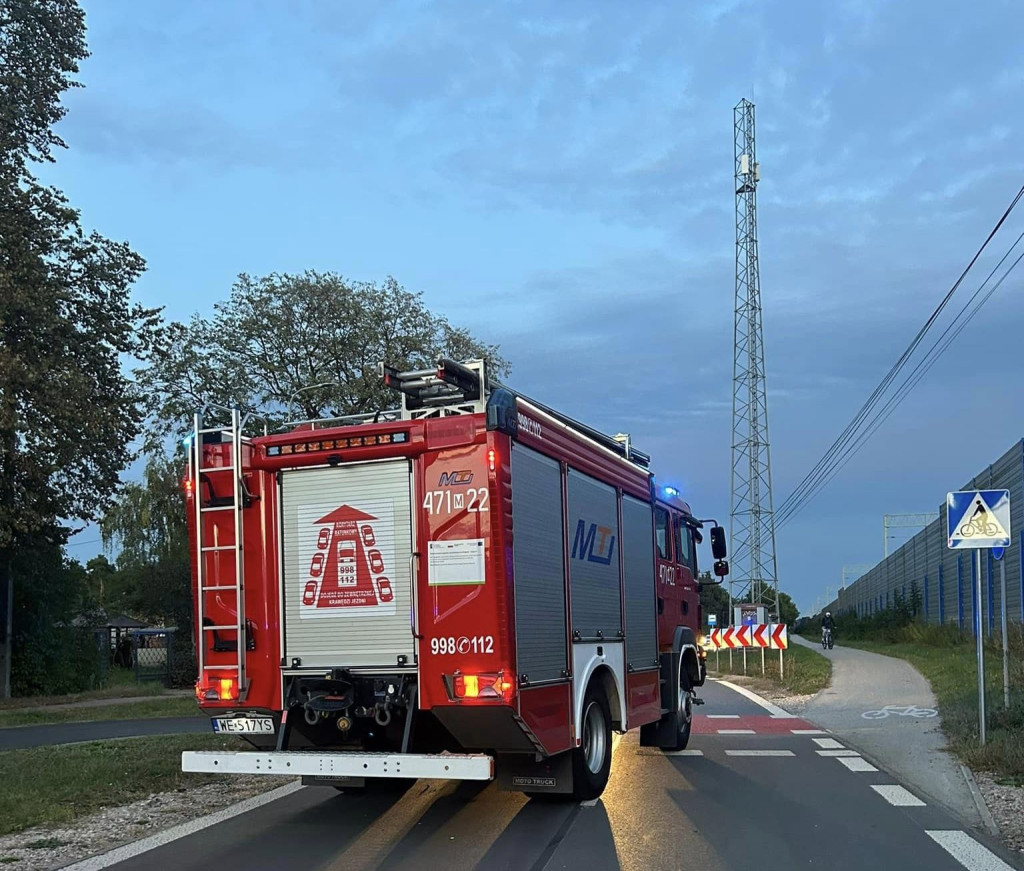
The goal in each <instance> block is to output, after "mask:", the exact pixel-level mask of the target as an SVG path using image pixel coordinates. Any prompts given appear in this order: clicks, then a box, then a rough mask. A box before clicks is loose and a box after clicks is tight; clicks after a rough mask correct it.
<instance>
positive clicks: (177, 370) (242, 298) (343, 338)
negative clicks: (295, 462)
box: [139, 271, 506, 440]
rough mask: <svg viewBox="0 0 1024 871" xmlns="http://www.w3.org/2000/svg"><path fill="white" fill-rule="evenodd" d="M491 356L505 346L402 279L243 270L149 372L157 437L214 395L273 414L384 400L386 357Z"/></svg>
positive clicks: (340, 410)
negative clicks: (463, 324) (434, 306)
mask: <svg viewBox="0 0 1024 871" xmlns="http://www.w3.org/2000/svg"><path fill="white" fill-rule="evenodd" d="M442 355H443V356H449V357H452V358H455V359H460V360H461V359H468V358H474V357H476V358H479V357H484V358H487V359H488V360H490V362H491V364H492V367H493V369H494V371H495V373H496V374H501V373H502V372H503V371H504V369H505V368H506V364H505V361H504V360H502V359H501V357H500V356H499V355H498V349H497V348H496V347H495V346H492V345H487V344H485V343H483V342H480V341H478V340H477V339H475V338H473V336H471V335H470V334H469V332H468V331H466V330H465V329H462V328H459V327H455V326H453V325H452V324H450V323H449V322H448V321H447V320H446V319H445V318H444V317H442V316H440V315H437V314H435V313H433V312H431V311H429V310H428V309H427V307H426V306H425V305H424V302H423V298H422V295H421V294H418V293H413V292H411V291H408V290H406V289H405V288H404V287H402V286H401V285H400V284H399V283H398V282H397V281H395V279H393V278H388V279H387V280H385V281H384V282H383V283H382V284H376V283H373V282H360V281H349V280H346V279H345V278H342V277H341V276H340V275H336V274H334V273H332V272H326V273H321V272H312V271H310V272H304V273H302V274H301V275H288V274H282V275H279V274H273V275H268V276H265V277H263V278H253V277H250V276H248V275H240V276H239V277H238V280H237V281H236V282H235V285H234V287H233V288H232V290H231V296H230V298H229V299H228V300H227V301H225V302H221V303H218V304H217V305H215V306H214V315H213V317H212V318H203V317H200V316H199V315H196V316H195V317H193V319H192V321H191V322H190V323H189V324H182V323H172V324H169V325H168V327H167V328H166V330H165V331H164V333H163V337H162V341H161V344H160V351H159V354H158V355H157V357H156V361H155V364H154V365H153V366H151V367H150V368H148V369H146V370H142V371H140V372H139V380H140V383H143V384H144V385H145V386H146V388H147V389H148V390H149V391H150V392H151V394H152V395H153V396H154V397H155V398H156V400H157V408H156V409H155V412H156V414H155V418H156V424H157V425H156V428H155V430H154V440H159V439H160V438H162V437H163V436H166V435H167V434H168V433H171V432H173V433H176V434H179V435H181V434H184V432H185V429H186V427H187V425H188V422H189V421H190V420H191V416H192V413H193V411H194V410H195V409H196V408H197V407H200V406H202V405H205V404H206V403H215V404H218V405H221V406H225V407H239V408H243V409H246V410H251V411H255V412H257V413H259V414H260V415H263V416H265V418H266V419H269V420H270V421H271V422H272V423H280V422H282V421H283V420H286V419H306V420H308V419H312V418H320V417H329V416H338V415H346V414H357V413H362V412H368V411H377V410H380V409H382V408H389V407H392V406H393V405H394V401H395V400H394V396H393V395H392V394H391V393H390V391H389V390H388V389H387V388H386V387H385V386H384V385H383V383H382V382H381V379H380V378H379V377H378V374H377V364H378V363H379V362H381V361H386V362H388V363H390V364H392V365H394V366H397V367H399V368H403V369H407V368H415V369H420V368H429V367H431V366H433V365H434V363H435V362H436V360H437V358H438V357H439V356H442Z"/></svg>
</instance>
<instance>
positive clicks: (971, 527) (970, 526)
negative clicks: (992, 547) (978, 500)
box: [960, 520, 999, 538]
mask: <svg viewBox="0 0 1024 871" xmlns="http://www.w3.org/2000/svg"><path fill="white" fill-rule="evenodd" d="M998 534H999V527H998V526H996V524H994V523H992V522H991V521H989V522H988V523H984V524H982V523H980V522H978V521H977V520H969V521H967V523H965V524H964V525H963V526H961V527H960V535H961V536H962V537H963V538H970V537H971V536H972V535H983V536H985V537H986V538H995V537H996V536H997V535H998Z"/></svg>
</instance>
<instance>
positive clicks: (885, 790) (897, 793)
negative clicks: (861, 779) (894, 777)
mask: <svg viewBox="0 0 1024 871" xmlns="http://www.w3.org/2000/svg"><path fill="white" fill-rule="evenodd" d="M871 788H872V789H873V790H874V791H875V792H877V793H878V794H879V795H880V796H882V798H884V799H885V800H886V801H887V802H889V804H891V805H895V806H896V807H924V806H925V804H924V802H923V801H921V799H919V798H918V797H917V796H916V795H914V793H912V792H910V791H909V790H906V789H904V788H903V787H902V786H879V785H878V784H875V783H873V784H871Z"/></svg>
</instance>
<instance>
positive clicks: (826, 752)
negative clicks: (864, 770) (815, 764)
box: [817, 750, 860, 757]
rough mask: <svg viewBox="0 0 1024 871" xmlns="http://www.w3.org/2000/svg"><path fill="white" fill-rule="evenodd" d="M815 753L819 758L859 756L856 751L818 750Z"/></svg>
mask: <svg viewBox="0 0 1024 871" xmlns="http://www.w3.org/2000/svg"><path fill="white" fill-rule="evenodd" d="M817 753H818V755H819V756H832V757H839V756H860V754H859V753H858V752H857V751H856V750H818V751H817Z"/></svg>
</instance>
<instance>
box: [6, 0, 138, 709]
mask: <svg viewBox="0 0 1024 871" xmlns="http://www.w3.org/2000/svg"><path fill="white" fill-rule="evenodd" d="M87 56H88V52H87V50H86V45H85V21H84V16H83V13H82V10H81V9H80V8H79V7H78V5H77V3H76V2H74V0H0V696H4V697H6V696H8V695H9V694H10V652H11V637H12V615H13V601H14V599H13V580H12V575H11V558H12V554H13V553H14V552H15V551H16V549H17V548H18V547H19V544H21V543H22V542H23V541H24V540H25V539H26V537H28V536H32V535H33V534H35V533H36V532H39V531H41V530H49V529H52V527H53V525H54V523H55V522H56V521H70V522H74V521H75V520H80V521H84V520H89V519H93V518H95V517H96V516H97V515H98V513H99V512H100V511H101V510H102V509H103V507H104V506H105V505H106V504H108V502H109V499H110V497H111V495H112V494H113V492H114V490H115V488H116V487H117V484H118V474H119V473H120V471H121V470H122V469H123V468H124V467H125V466H126V465H127V463H128V460H129V458H130V450H131V449H130V445H131V443H132V440H133V439H134V438H135V437H136V436H137V435H138V434H139V432H140V430H141V425H142V422H143V420H144V407H143V403H142V401H141V394H140V393H139V391H138V390H137V389H136V388H135V386H134V385H133V384H132V383H131V382H130V381H129V380H128V379H127V378H126V377H125V375H124V374H123V372H122V367H121V357H122V355H128V356H133V357H136V358H145V356H146V353H147V351H148V348H149V347H150V344H151V341H152V338H153V336H154V335H155V329H156V326H157V323H158V314H157V312H156V311H155V310H147V309H144V308H142V307H141V306H139V305H136V304H133V303H132V301H131V297H130V292H129V289H130V287H131V285H132V283H133V282H134V281H135V279H136V278H137V277H138V276H139V275H140V274H141V273H142V271H143V269H144V268H145V264H144V261H143V260H142V258H141V257H139V256H138V255H137V254H136V253H135V252H133V251H132V250H131V248H129V246H128V245H127V244H125V243H121V242H112V241H110V240H107V239H104V238H103V237H102V236H100V235H98V234H97V233H86V232H85V231H83V229H82V227H81V225H80V221H79V214H78V212H76V211H75V210H74V209H73V208H71V206H70V204H69V203H68V201H67V199H66V198H65V197H64V196H63V195H62V194H61V193H60V192H59V191H57V190H55V189H53V188H51V187H45V186H43V185H41V184H39V182H38V181H37V180H36V178H35V177H34V175H33V174H32V172H31V169H30V168H31V165H32V164H33V163H34V162H40V161H52V160H53V151H54V149H55V148H59V147H63V145H64V143H63V142H62V141H61V139H60V137H58V136H57V135H56V133H55V132H54V131H53V125H54V124H55V123H56V122H57V121H59V120H60V119H61V118H62V117H63V116H64V114H65V111H66V110H65V108H64V107H63V106H61V104H60V96H61V94H62V93H63V92H64V91H65V90H67V89H68V88H70V87H75V86H77V83H76V82H75V81H74V80H73V79H72V76H73V75H74V74H75V73H77V72H78V63H79V61H81V60H82V59H83V58H85V57H87Z"/></svg>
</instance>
